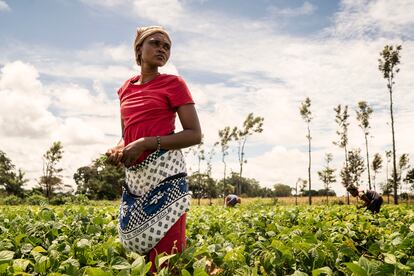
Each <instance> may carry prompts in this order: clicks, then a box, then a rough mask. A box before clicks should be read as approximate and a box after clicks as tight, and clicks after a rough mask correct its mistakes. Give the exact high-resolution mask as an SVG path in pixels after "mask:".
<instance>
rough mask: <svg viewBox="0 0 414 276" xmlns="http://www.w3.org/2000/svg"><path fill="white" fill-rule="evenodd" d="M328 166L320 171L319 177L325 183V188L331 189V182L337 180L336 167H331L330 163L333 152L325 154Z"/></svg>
mask: <svg viewBox="0 0 414 276" xmlns="http://www.w3.org/2000/svg"><path fill="white" fill-rule="evenodd" d="M325 161H326V166H325V168H323V169H322V170H320V171H318V175H319V179H320V180H321V181H322V182H323V183H324V186H325V190H326V191H329V189H330V188H331V184H332V183H335V182H336V177H335V175H334V173H335V169H333V168H331V167H329V163H330V162H331V161H332V154H331V153H327V154H326V155H325Z"/></svg>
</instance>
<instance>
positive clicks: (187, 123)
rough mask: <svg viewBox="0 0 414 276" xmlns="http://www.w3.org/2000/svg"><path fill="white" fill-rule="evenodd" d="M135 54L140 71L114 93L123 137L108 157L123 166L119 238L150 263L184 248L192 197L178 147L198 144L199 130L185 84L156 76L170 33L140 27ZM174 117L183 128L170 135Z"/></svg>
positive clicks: (165, 56) (174, 78)
mask: <svg viewBox="0 0 414 276" xmlns="http://www.w3.org/2000/svg"><path fill="white" fill-rule="evenodd" d="M134 51H135V59H136V62H137V64H138V65H139V66H141V73H140V74H139V75H138V76H134V77H132V78H130V79H128V80H127V81H126V82H125V83H124V85H123V86H122V87H121V88H120V89H119V90H118V96H119V99H120V103H121V127H122V139H121V140H120V142H119V143H118V145H117V146H115V147H113V148H111V149H109V150H108V151H107V153H106V154H107V156H108V160H109V161H110V162H112V163H113V164H120V163H122V164H123V165H124V166H125V168H126V185H125V186H124V189H123V195H122V203H121V207H120V215H119V233H120V239H121V241H122V243H123V245H124V247H125V248H127V249H129V250H131V251H135V252H137V253H139V254H142V255H144V254H146V255H147V257H148V259H149V260H150V261H152V263H153V264H154V259H155V256H156V255H157V254H160V253H162V252H165V253H167V254H171V253H177V252H181V251H182V250H183V249H184V248H185V245H186V240H185V220H186V213H185V212H186V211H187V209H188V204H189V199H190V195H189V194H188V188H187V183H186V180H185V176H186V170H185V163H184V159H183V155H182V153H181V151H180V149H181V148H185V147H189V146H192V145H196V144H198V143H200V142H201V129H200V124H199V121H198V117H197V112H196V110H195V108H194V101H193V99H192V97H191V94H190V91H189V90H188V88H187V85H186V84H185V82H184V80H183V79H182V78H180V77H177V76H173V75H168V74H160V73H159V72H158V68H159V67H160V66H163V65H165V64H166V62H167V61H168V59H169V57H170V51H171V40H170V37H169V35H168V33H167V32H166V31H165V30H164V29H163V28H162V27H158V26H150V27H143V28H139V29H138V30H137V34H136V38H135V42H134ZM176 114H178V117H179V119H180V122H181V125H182V128H183V130H182V131H180V132H177V133H174V130H175V125H174V124H175V118H176Z"/></svg>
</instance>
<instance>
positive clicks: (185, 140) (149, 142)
mask: <svg viewBox="0 0 414 276" xmlns="http://www.w3.org/2000/svg"><path fill="white" fill-rule="evenodd" d="M177 114H178V118H179V119H180V122H181V125H182V127H183V130H182V131H180V132H177V133H174V134H172V135H166V136H161V137H160V146H161V148H162V149H182V148H186V147H190V146H193V145H197V144H199V143H200V142H201V136H202V135H201V127H200V122H199V120H198V116H197V111H196V109H195V107H194V104H186V105H182V106H179V107H178V108H177ZM157 148H158V141H157V137H156V136H153V137H143V138H140V139H138V140H136V141H134V142H132V143H130V144H129V145H128V146H126V147H125V148H124V152H123V160H122V162H123V163H124V165H125V166H126V167H129V166H131V165H132V164H133V163H134V162H135V160H137V158H138V157H139V156H140V155H141V154H142V153H143V152H144V151H146V150H156V149H157Z"/></svg>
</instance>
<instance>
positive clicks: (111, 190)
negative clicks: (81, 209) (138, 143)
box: [73, 155, 125, 200]
mask: <svg viewBox="0 0 414 276" xmlns="http://www.w3.org/2000/svg"><path fill="white" fill-rule="evenodd" d="M106 160H107V157H106V156H105V155H101V156H100V157H99V158H97V159H95V160H93V161H92V164H90V165H89V166H84V167H80V168H78V169H77V171H76V172H75V174H74V175H73V179H74V180H75V183H76V185H77V191H76V193H77V194H84V195H86V196H87V197H88V198H89V199H95V200H102V199H108V200H114V199H116V198H118V197H119V196H120V195H121V192H122V189H121V187H122V185H123V184H124V183H125V171H124V169H123V168H122V167H119V166H114V165H111V164H109V163H108V162H107V161H106Z"/></svg>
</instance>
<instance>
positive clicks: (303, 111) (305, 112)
mask: <svg viewBox="0 0 414 276" xmlns="http://www.w3.org/2000/svg"><path fill="white" fill-rule="evenodd" d="M310 107H311V100H310V99H309V98H308V97H306V99H305V101H304V102H302V104H301V106H300V115H301V116H302V118H303V120H304V121H305V122H306V124H307V128H308V134H307V135H306V138H308V154H309V163H308V182H309V205H312V192H311V189H312V178H311V164H312V146H311V140H312V137H311V133H310V123H311V121H312V112H311V111H310Z"/></svg>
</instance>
